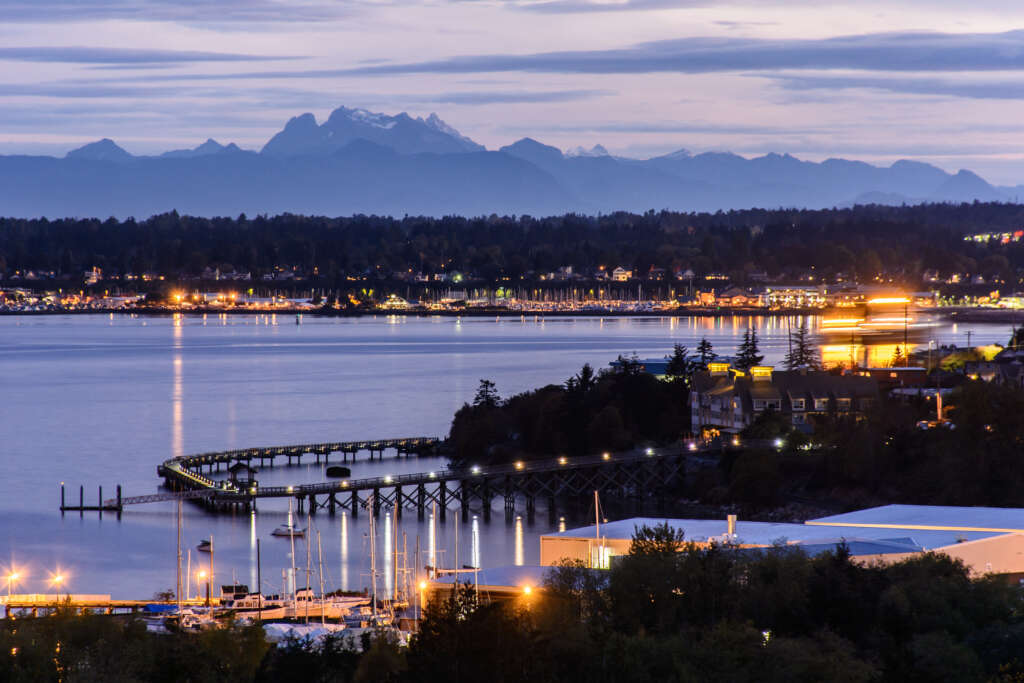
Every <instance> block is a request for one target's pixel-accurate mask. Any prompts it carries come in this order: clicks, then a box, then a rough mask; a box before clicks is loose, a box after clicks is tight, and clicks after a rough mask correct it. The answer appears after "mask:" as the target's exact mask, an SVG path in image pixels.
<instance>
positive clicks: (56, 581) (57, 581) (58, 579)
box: [50, 570, 71, 602]
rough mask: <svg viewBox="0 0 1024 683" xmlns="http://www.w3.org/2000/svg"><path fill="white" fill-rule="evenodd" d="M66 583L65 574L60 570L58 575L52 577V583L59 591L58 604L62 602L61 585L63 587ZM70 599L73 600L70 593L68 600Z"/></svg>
mask: <svg viewBox="0 0 1024 683" xmlns="http://www.w3.org/2000/svg"><path fill="white" fill-rule="evenodd" d="M64 581H65V577H64V575H63V574H61V573H60V571H59V570H58V572H57V573H56V574H54V575H53V576H52V577H50V583H51V584H52V585H53V586H54V587H55V588H56V589H57V602H60V587H61V585H63V583H64ZM70 599H71V594H70V593H68V600H70Z"/></svg>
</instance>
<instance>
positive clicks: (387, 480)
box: [384, 474, 391, 484]
mask: <svg viewBox="0 0 1024 683" xmlns="http://www.w3.org/2000/svg"><path fill="white" fill-rule="evenodd" d="M384 483H385V484H390V483H391V475H390V474H388V475H386V476H385V477H384Z"/></svg>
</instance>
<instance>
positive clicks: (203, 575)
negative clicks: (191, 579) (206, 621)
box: [199, 569, 213, 607]
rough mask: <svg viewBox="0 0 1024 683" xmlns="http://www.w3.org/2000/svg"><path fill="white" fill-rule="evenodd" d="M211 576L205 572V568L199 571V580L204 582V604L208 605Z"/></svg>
mask: <svg viewBox="0 0 1024 683" xmlns="http://www.w3.org/2000/svg"><path fill="white" fill-rule="evenodd" d="M212 578H213V577H211V576H210V575H209V574H207V573H206V570H205V569H201V570H200V571H199V581H200V582H201V583H205V584H206V606H207V607H209V606H210V581H211V579H212Z"/></svg>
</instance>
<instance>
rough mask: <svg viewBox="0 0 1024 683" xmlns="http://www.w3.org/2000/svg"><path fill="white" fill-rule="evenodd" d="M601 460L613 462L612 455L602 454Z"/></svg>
mask: <svg viewBox="0 0 1024 683" xmlns="http://www.w3.org/2000/svg"><path fill="white" fill-rule="evenodd" d="M601 459H602V460H611V459H612V454H611V453H602V454H601Z"/></svg>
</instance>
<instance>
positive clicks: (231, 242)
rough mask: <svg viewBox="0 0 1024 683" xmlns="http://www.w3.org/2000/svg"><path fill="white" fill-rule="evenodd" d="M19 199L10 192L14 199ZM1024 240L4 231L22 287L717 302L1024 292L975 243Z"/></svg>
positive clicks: (689, 219)
mask: <svg viewBox="0 0 1024 683" xmlns="http://www.w3.org/2000/svg"><path fill="white" fill-rule="evenodd" d="M8 191H9V188H8V187H5V186H4V185H3V183H0V193H6V192H8ZM2 206H3V205H0V210H2ZM1019 226H1024V206H1020V205H1012V204H994V203H990V204H959V205H946V204H925V205H919V206H912V207H888V206H877V205H875V206H858V207H853V208H848V209H828V210H800V211H797V210H774V211H768V210H760V209H751V210H746V211H730V212H728V213H713V214H712V213H673V212H660V213H655V212H648V213H645V214H642V215H641V214H629V213H614V214H609V215H602V216H595V217H587V216H581V215H576V214H568V215H562V216H554V217H550V218H531V217H529V216H520V217H515V216H512V217H499V216H496V215H492V216H490V217H483V218H461V217H457V216H449V217H446V218H422V217H405V218H402V219H393V218H386V217H376V216H353V217H349V218H324V217H307V216H299V215H290V214H285V215H279V216H275V217H265V216H258V217H256V218H248V217H246V216H245V215H241V216H239V217H237V218H213V219H208V218H193V217H187V216H181V215H178V214H177V213H176V212H172V213H168V214H162V215H158V216H154V217H152V218H150V219H147V220H144V221H139V222H137V221H135V220H132V219H129V220H126V221H118V220H116V219H112V218H111V219H107V220H105V221H101V220H98V219H62V220H46V219H32V220H28V219H14V218H8V219H2V218H0V279H3V278H6V279H8V280H10V279H11V277H12V276H13V275H14V274H15V273H21V274H22V276H21V277H20V279H22V280H23V281H24V280H25V278H24V277H23V276H24V274H25V273H26V272H29V271H33V272H43V273H46V274H47V275H46V277H47V278H50V277H58V278H59V277H62V276H63V277H65V278H68V277H74V278H78V279H79V280H80V279H81V278H82V273H83V271H89V270H91V269H93V268H98V269H101V270H102V272H103V276H104V277H105V278H108V279H109V278H115V279H116V278H118V277H120V276H121V275H127V274H130V273H134V274H136V275H139V274H142V273H147V274H148V273H158V274H159V275H161V276H166V278H167V279H174V278H188V277H199V276H202V274H203V273H204V271H207V270H209V271H213V270H217V271H219V272H220V273H247V274H251V277H252V279H257V278H259V277H261V276H266V275H267V274H268V273H269V274H272V273H274V272H277V271H280V270H281V269H286V270H287V271H288V272H293V271H294V273H295V274H296V279H298V278H299V276H300V274H301V277H302V278H303V279H305V280H308V281H314V282H319V283H321V284H320V285H317V286H343V285H344V283H345V282H348V281H350V280H352V279H353V278H354V279H356V280H360V281H363V280H367V279H369V280H376V279H380V280H392V281H403V280H404V281H407V282H414V281H423V280H424V279H429V280H432V281H436V280H444V281H452V282H458V281H460V279H462V278H463V276H464V277H465V279H470V278H474V279H478V280H487V281H490V282H495V283H501V282H509V283H510V286H516V285H515V284H514V283H515V282H516V281H518V280H519V279H520V278H521V277H523V278H526V279H533V280H542V279H545V278H546V279H555V280H593V279H594V278H600V277H607V276H609V275H614V274H613V273H612V271H613V270H622V271H623V272H628V273H630V277H631V278H634V279H636V280H665V281H672V280H677V281H678V280H680V279H682V280H683V281H685V280H686V279H687V278H689V279H690V280H693V278H694V277H695V274H696V277H697V278H698V279H700V278H703V279H701V280H700V281H699V282H695V283H692V284H694V285H695V286H697V287H700V286H708V287H713V286H716V285H718V286H721V283H720V282H717V281H715V282H712V281H710V279H709V278H711V277H712V276H714V277H715V278H717V279H719V280H726V279H732V280H733V281H734V282H743V281H751V282H753V281H756V279H757V277H772V278H778V277H789V278H793V279H795V280H796V279H798V280H801V281H808V279H809V280H810V281H813V282H830V281H837V280H841V281H850V280H853V279H860V281H872V280H875V279H876V278H879V277H881V278H883V281H885V280H888V279H892V280H893V281H896V282H909V283H920V282H922V280H925V279H929V281H934V280H935V279H936V278H937V277H938V276H942V277H946V276H947V275H948V274H950V273H981V274H983V275H984V276H985V279H986V281H987V282H998V281H1000V280H1002V281H1004V282H1005V283H1007V284H1006V286H1005V288H1006V289H1007V290H1008V291H1011V288H1012V287H1013V286H1014V285H1015V284H1016V282H1017V276H1016V271H1017V270H1018V269H1020V268H1024V242H1021V241H1016V240H1009V241H1006V242H1005V243H1004V242H1003V241H1001V240H989V241H978V240H974V239H969V240H965V239H964V236H965V235H971V234H976V233H978V232H980V230H981V229H982V228H984V229H985V230H987V231H989V232H993V231H998V232H1003V231H1014V230H1016V229H1018V227H1019ZM1011 234H1012V233H1011ZM617 267H620V268H617ZM715 274H718V275H715ZM925 274H928V275H927V277H924V276H925ZM138 279H139V280H141V278H138ZM228 279H230V278H228ZM704 280H708V282H707V283H704ZM702 283H704V284H702ZM620 284H621V283H620ZM360 286H365V285H360ZM626 286H628V285H626ZM634 289H635V287H634Z"/></svg>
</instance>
